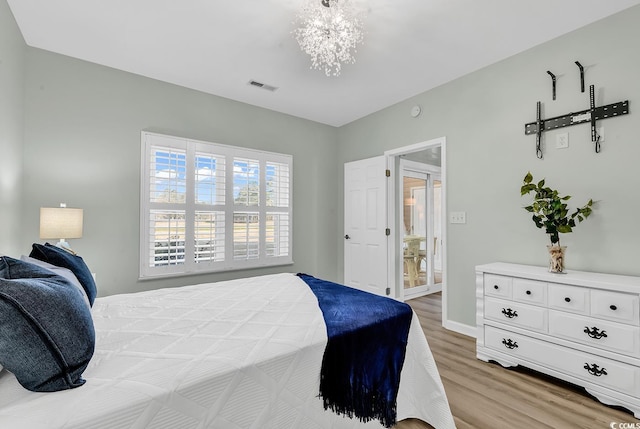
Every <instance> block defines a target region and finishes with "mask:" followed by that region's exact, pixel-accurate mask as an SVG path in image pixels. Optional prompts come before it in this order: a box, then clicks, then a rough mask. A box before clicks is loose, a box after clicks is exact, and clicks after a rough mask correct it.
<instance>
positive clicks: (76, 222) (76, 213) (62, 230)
mask: <svg viewBox="0 0 640 429" xmlns="http://www.w3.org/2000/svg"><path fill="white" fill-rule="evenodd" d="M40 238H41V239H47V238H57V239H63V238H82V209H72V208H66V207H41V208H40Z"/></svg>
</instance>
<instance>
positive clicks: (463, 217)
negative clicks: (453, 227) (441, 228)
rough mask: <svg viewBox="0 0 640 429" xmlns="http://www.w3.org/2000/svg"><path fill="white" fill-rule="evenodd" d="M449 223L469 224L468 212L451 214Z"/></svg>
mask: <svg viewBox="0 0 640 429" xmlns="http://www.w3.org/2000/svg"><path fill="white" fill-rule="evenodd" d="M449 223H467V213H466V212H451V213H449Z"/></svg>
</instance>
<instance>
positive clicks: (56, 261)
mask: <svg viewBox="0 0 640 429" xmlns="http://www.w3.org/2000/svg"><path fill="white" fill-rule="evenodd" d="M29 256H30V257H32V258H35V259H39V260H41V261H44V262H48V263H50V264H53V265H57V266H58V267H63V268H67V269H69V270H71V271H72V272H73V274H75V275H76V277H77V278H78V281H79V282H80V284H81V285H82V287H83V288H84V290H85V292H87V298H89V304H90V305H93V301H95V299H96V295H97V294H98V291H97V288H96V282H95V281H94V280H93V276H92V275H91V271H90V270H89V268H88V267H87V264H85V263H84V260H83V259H82V258H81V257H80V256H77V255H74V254H72V253H69V252H67V251H66V250H64V249H60V248H59V247H56V246H54V245H51V244H49V243H45V245H44V246H43V245H42V244H38V243H33V246H32V250H31V253H30V254H29Z"/></svg>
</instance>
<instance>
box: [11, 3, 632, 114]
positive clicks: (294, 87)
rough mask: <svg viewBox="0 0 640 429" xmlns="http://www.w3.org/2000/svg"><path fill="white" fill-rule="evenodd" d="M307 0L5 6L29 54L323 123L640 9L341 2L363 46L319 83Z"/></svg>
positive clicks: (366, 111) (393, 100)
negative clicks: (302, 39)
mask: <svg viewBox="0 0 640 429" xmlns="http://www.w3.org/2000/svg"><path fill="white" fill-rule="evenodd" d="M305 1H320V0H227V1H222V0H8V3H9V6H10V7H11V10H12V12H13V14H14V16H15V18H16V21H17V23H18V26H19V27H20V30H21V31H22V34H23V36H24V38H25V41H26V43H27V44H28V45H29V46H33V47H36V48H41V49H45V50H48V51H52V52H56V53H60V54H64V55H68V56H71V57H75V58H80V59H83V60H86V61H90V62H94V63H98V64H102V65H105V66H109V67H113V68H116V69H121V70H125V71H128V72H132V73H136V74H139V75H143V76H147V77H151V78H154V79H159V80H162V81H166V82H170V83H174V84H177V85H181V86H185V87H188V88H193V89H196V90H200V91H203V92H207V93H211V94H215V95H219V96H222V97H226V98H230V99H233V100H237V101H241V102H244V103H248V104H252V105H255V106H260V107H264V108H267V109H271V110H275V111H278V112H283V113H287V114H290V115H294V116H297V117H301V118H306V119H310V120H313V121H317V122H321V123H324V124H329V125H333V126H341V125H344V124H346V123H349V122H352V121H354V120H356V119H358V118H361V117H363V116H366V115H368V114H370V113H373V112H376V111H378V110H380V109H383V108H385V107H387V106H390V105H392V104H395V103H397V102H400V101H402V100H405V99H407V98H409V97H412V96H414V95H417V94H419V93H421V92H424V91H426V90H428V89H431V88H433V87H435V86H438V85H441V84H443V83H445V82H448V81H450V80H453V79H455V78H457V77H460V76H462V75H465V74H467V73H470V72H472V71H474V70H477V69H479V68H482V67H484V66H486V65H489V64H492V63H494V62H496V61H499V60H501V59H504V58H507V57H509V56H511V55H514V54H516V53H518V52H521V51H523V50H526V49H528V48H530V47H532V46H535V45H538V44H540V43H542V42H545V41H547V40H550V39H553V38H555V37H557V36H559V35H561V34H564V33H567V32H570V31H572V30H574V29H576V28H579V27H582V26H584V25H586V24H589V23H591V22H593V21H596V20H598V19H600V18H603V17H605V16H608V15H611V14H613V13H616V12H618V11H621V10H623V9H626V8H628V7H631V6H633V5H636V4H640V0H528V1H525V0H349V1H351V3H352V6H353V8H355V9H356V10H358V11H360V12H362V13H363V14H364V18H363V21H364V25H365V31H366V34H365V41H364V44H363V45H361V46H360V47H359V48H358V53H357V57H356V63H355V64H353V65H351V64H347V65H344V66H343V68H342V74H341V75H340V76H339V77H326V76H325V74H324V72H323V71H321V70H315V69H310V60H309V57H308V56H307V55H306V54H304V53H303V52H302V51H301V50H300V48H299V46H298V44H297V42H296V41H295V39H294V38H293V36H292V30H293V28H294V21H295V16H296V13H297V12H298V11H299V10H300V9H301V7H302V5H303V3H304V2H305ZM345 1H346V0H345ZM249 80H256V81H260V82H263V83H266V84H268V85H273V86H275V87H278V90H277V91H275V92H269V91H266V90H263V89H258V88H256V87H253V86H250V85H248V81H249Z"/></svg>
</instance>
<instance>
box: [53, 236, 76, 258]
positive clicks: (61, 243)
mask: <svg viewBox="0 0 640 429" xmlns="http://www.w3.org/2000/svg"><path fill="white" fill-rule="evenodd" d="M56 247H59V248H61V249H62V250H66V251H67V252H69V253H71V254H72V255H77V253H76V252H74V251H73V249H72V248H71V246H69V243H67V242H66V241H65V239H64V238H61V239H60V241H58V242H57V243H56Z"/></svg>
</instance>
